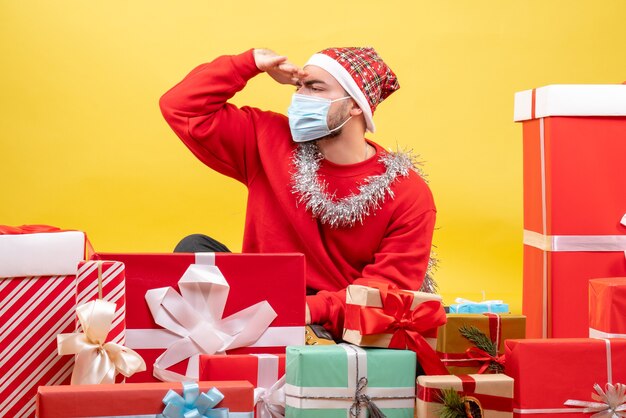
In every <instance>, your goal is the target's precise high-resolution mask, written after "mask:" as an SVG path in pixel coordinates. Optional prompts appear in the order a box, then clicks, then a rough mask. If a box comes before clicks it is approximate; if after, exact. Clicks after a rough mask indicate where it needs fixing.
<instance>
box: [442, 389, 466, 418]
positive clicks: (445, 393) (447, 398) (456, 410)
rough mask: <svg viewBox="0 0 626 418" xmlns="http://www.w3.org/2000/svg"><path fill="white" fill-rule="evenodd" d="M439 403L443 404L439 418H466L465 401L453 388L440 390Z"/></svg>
mask: <svg viewBox="0 0 626 418" xmlns="http://www.w3.org/2000/svg"><path fill="white" fill-rule="evenodd" d="M440 403H442V404H443V406H442V407H441V411H440V412H439V417H440V418H467V415H466V414H465V401H464V399H463V397H462V396H461V395H459V392H457V391H456V390H454V388H447V389H441V395H440Z"/></svg>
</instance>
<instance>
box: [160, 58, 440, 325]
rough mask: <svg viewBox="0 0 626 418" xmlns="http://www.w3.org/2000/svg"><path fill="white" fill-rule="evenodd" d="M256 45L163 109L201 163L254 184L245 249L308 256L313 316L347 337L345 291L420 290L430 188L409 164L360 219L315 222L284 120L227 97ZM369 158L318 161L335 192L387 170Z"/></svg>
mask: <svg viewBox="0 0 626 418" xmlns="http://www.w3.org/2000/svg"><path fill="white" fill-rule="evenodd" d="M259 72H260V71H259V70H258V69H257V67H256V64H255V62H254V57H253V54H252V50H250V51H247V52H245V53H243V54H241V55H235V56H223V57H219V58H217V59H216V60H214V61H213V62H211V63H208V64H203V65H200V66H199V67H197V68H195V69H194V70H193V71H191V73H189V75H187V77H185V78H184V79H183V80H182V81H181V82H180V83H178V84H177V85H176V86H174V87H173V88H172V89H171V90H169V91H168V92H167V93H165V94H164V95H163V97H162V98H161V101H160V105H161V111H162V112H163V115H164V117H165V119H166V120H167V122H168V123H169V124H170V126H171V127H172V129H173V130H174V132H176V134H177V135H178V136H179V137H180V139H182V141H183V142H184V143H185V145H187V147H188V148H189V149H190V150H191V152H193V153H194V155H195V156H196V157H198V159H200V161H202V162H203V163H204V164H206V165H207V166H209V167H211V168H212V169H214V170H216V171H218V172H220V173H222V174H224V175H227V176H229V177H232V178H234V179H236V180H239V181H240V182H242V183H243V184H245V185H246V186H247V188H248V204H247V205H248V207H247V211H246V224H245V231H244V239H243V252H252V253H276V252H301V253H304V254H305V256H306V264H307V268H306V275H307V276H306V282H307V288H308V289H309V292H311V291H314V292H318V293H317V294H314V295H311V296H307V304H308V305H309V309H310V311H311V319H312V322H313V323H319V324H324V325H325V327H326V328H327V329H328V330H329V331H331V333H332V334H333V335H334V336H335V337H339V336H341V329H342V326H343V317H344V315H343V312H344V307H345V288H346V286H348V285H349V284H351V283H355V282H356V283H358V282H362V283H364V282H366V281H368V280H372V279H373V280H383V281H389V282H392V283H394V284H396V285H398V286H399V287H400V288H402V289H412V290H417V289H419V287H420V286H421V284H422V281H423V280H424V275H425V272H426V267H427V264H428V259H429V255H430V246H431V240H432V233H433V228H434V224H435V205H434V203H433V198H432V194H431V192H430V190H429V188H428V186H427V185H426V183H425V182H424V181H423V180H422V178H421V177H420V176H419V175H417V174H416V173H415V172H413V171H412V170H411V171H410V174H409V175H408V176H405V177H398V179H397V180H396V181H395V182H394V183H393V185H392V190H393V192H394V196H395V197H394V198H393V199H390V198H389V196H388V197H387V199H386V200H385V202H384V203H383V205H382V208H380V209H378V210H376V211H375V212H374V213H373V214H371V215H370V216H367V217H366V218H365V219H364V222H363V224H360V223H358V222H357V224H356V225H355V226H353V227H339V228H332V227H330V226H328V225H325V224H322V223H321V222H319V221H318V220H317V219H314V218H313V216H312V214H311V213H310V212H309V211H307V210H306V208H305V205H304V204H300V205H296V199H297V197H298V196H296V195H294V194H293V193H292V180H291V174H292V173H293V171H294V166H293V163H292V156H293V152H294V150H295V148H296V147H297V144H295V143H294V142H293V141H292V139H291V134H290V131H289V124H288V120H287V117H286V116H285V115H282V114H278V113H274V112H268V111H262V110H259V109H257V108H253V107H247V106H246V107H242V108H237V107H236V106H234V105H232V104H229V103H227V101H228V100H229V99H230V98H231V97H233V96H234V95H235V93H237V92H238V91H240V90H242V89H243V88H244V87H245V85H246V82H247V81H248V80H249V79H251V78H252V77H254V76H256V75H257V74H259ZM370 143H371V144H372V145H373V146H374V147H375V148H376V151H377V154H376V155H375V156H374V157H372V158H369V159H368V160H366V161H363V162H361V163H357V164H350V165H337V164H333V163H331V162H330V161H327V160H322V162H321V166H320V169H319V172H318V174H319V176H320V178H321V179H323V180H325V181H326V183H327V184H328V188H327V190H328V192H330V193H333V192H335V193H336V196H337V198H341V197H344V196H347V195H349V194H350V193H353V192H354V193H358V189H357V187H358V185H359V184H360V183H361V182H362V180H363V179H365V178H366V177H369V176H372V175H377V174H382V173H384V172H385V167H384V165H383V164H382V163H381V162H379V158H380V155H381V154H382V153H385V152H386V151H385V150H384V149H383V148H382V147H380V146H379V145H377V144H374V143H372V142H370Z"/></svg>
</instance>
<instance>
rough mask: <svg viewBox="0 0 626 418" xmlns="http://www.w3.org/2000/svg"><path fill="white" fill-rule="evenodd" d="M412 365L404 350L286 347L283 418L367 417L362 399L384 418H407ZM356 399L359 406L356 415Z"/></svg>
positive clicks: (411, 355)
mask: <svg viewBox="0 0 626 418" xmlns="http://www.w3.org/2000/svg"><path fill="white" fill-rule="evenodd" d="M415 366H416V359H415V353H414V352H413V351H409V350H390V349H381V348H361V347H357V346H353V345H350V344H339V345H322V346H293V347H287V362H286V367H287V371H286V376H285V379H286V381H285V396H286V397H285V400H286V405H285V418H319V417H324V418H350V417H352V418H367V417H369V414H368V412H367V405H366V404H365V403H364V402H363V401H364V397H363V396H362V395H366V396H367V397H369V398H370V400H371V401H372V402H373V403H375V404H376V406H377V407H378V408H380V410H381V411H382V412H383V413H384V414H385V415H386V416H387V418H413V411H414V408H415ZM359 395H360V396H359ZM356 396H359V399H361V401H362V402H360V403H358V404H359V406H360V411H358V414H357V409H359V408H357V403H356V402H355V397H356Z"/></svg>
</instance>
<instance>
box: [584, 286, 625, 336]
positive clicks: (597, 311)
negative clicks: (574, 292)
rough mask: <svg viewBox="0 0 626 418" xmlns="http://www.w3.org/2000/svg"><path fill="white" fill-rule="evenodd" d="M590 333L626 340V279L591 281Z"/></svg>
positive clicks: (591, 334)
mask: <svg viewBox="0 0 626 418" xmlns="http://www.w3.org/2000/svg"><path fill="white" fill-rule="evenodd" d="M589 333H590V336H598V337H601V336H603V337H608V338H626V277H611V278H606V279H593V280H590V281H589Z"/></svg>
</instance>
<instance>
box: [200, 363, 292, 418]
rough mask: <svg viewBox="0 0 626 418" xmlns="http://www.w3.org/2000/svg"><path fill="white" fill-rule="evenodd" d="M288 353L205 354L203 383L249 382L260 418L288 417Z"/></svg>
mask: <svg viewBox="0 0 626 418" xmlns="http://www.w3.org/2000/svg"><path fill="white" fill-rule="evenodd" d="M284 375H285V355H284V354H229V355H226V356H224V355H201V356H200V376H199V379H200V380H247V381H248V382H250V383H252V385H253V386H254V388H255V389H254V403H255V406H256V408H255V417H256V418H273V417H276V416H283V415H284V414H285V402H284V399H282V388H283V384H284V378H283V377H284Z"/></svg>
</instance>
